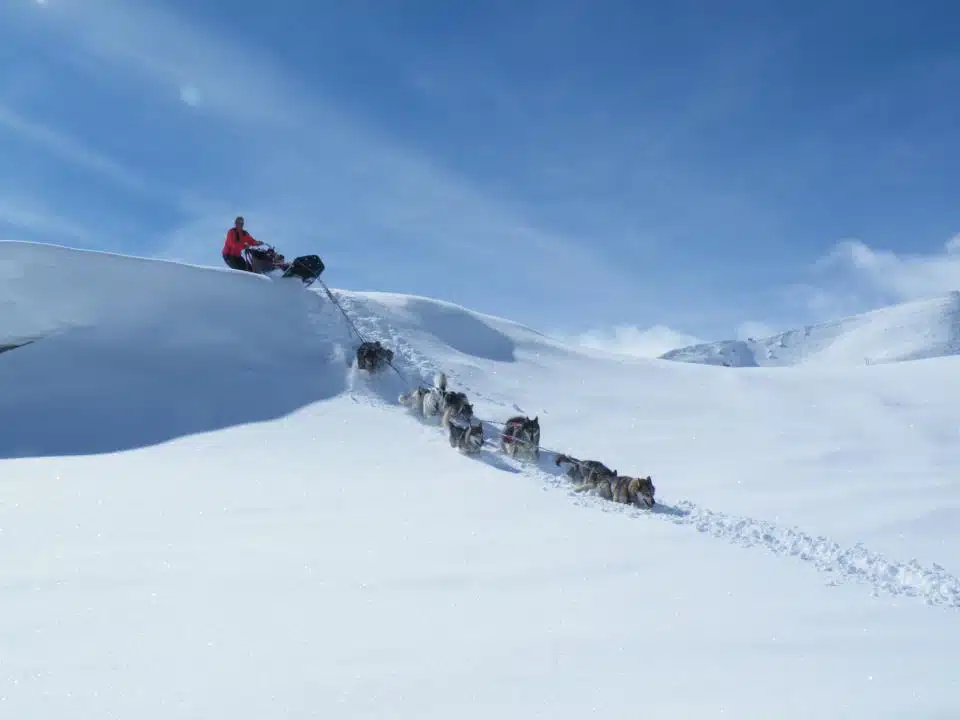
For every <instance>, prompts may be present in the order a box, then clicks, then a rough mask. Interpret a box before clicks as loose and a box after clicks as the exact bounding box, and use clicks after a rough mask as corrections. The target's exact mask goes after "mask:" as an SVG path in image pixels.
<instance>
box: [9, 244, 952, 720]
mask: <svg viewBox="0 0 960 720" xmlns="http://www.w3.org/2000/svg"><path fill="white" fill-rule="evenodd" d="M328 276H329V277H328ZM325 279H327V280H328V282H334V283H335V268H331V269H329V270H328V271H327V274H326V276H325ZM335 294H336V295H337V296H338V297H339V298H340V299H341V300H342V302H343V304H344V307H345V308H346V309H347V311H348V312H349V313H350V314H351V317H353V318H354V319H355V321H356V323H357V326H358V328H359V329H360V331H361V333H362V334H363V335H364V336H365V337H368V338H370V339H380V340H382V341H383V342H385V343H386V344H388V345H389V346H390V347H392V348H394V349H395V351H396V352H397V359H396V365H397V368H398V369H399V371H400V373H401V374H402V375H403V377H402V378H401V377H399V376H398V375H397V374H395V373H393V372H390V371H388V372H386V373H384V374H382V375H379V376H376V377H373V378H370V377H368V376H366V375H365V374H364V373H360V372H357V371H354V370H352V369H351V368H350V367H348V363H349V360H350V358H351V356H352V352H353V348H354V347H355V341H354V337H353V336H352V335H351V332H350V330H349V329H348V328H347V327H346V325H345V323H344V321H343V318H342V316H341V315H340V314H339V312H338V311H337V310H336V309H335V308H333V307H331V306H330V303H329V301H328V300H327V299H326V297H325V296H324V295H322V294H321V293H315V292H313V291H304V290H303V289H302V288H300V287H298V286H297V284H296V282H295V281H288V280H279V279H268V278H263V277H255V276H250V275H244V274H240V273H235V272H232V271H227V270H219V269H210V268H197V267H190V266H185V265H179V264H176V263H163V262H158V261H148V260H140V259H135V258H127V257H120V256H115V255H107V254H99V253H89V252H79V251H72V250H66V249H62V248H56V247H52V246H38V245H30V244H22V243H0V308H2V313H0V345H16V344H19V343H21V342H24V341H25V340H34V342H32V343H30V344H27V345H24V346H22V347H17V348H15V349H13V350H10V351H8V352H5V353H2V354H0V421H2V425H0V427H2V431H0V458H2V459H0V558H2V560H3V561H2V563H0V638H2V641H0V717H10V718H38V719H40V720H46V719H48V718H64V719H66V718H71V719H74V718H105V717H122V718H126V717H136V718H138V720H145V719H153V718H157V719H160V718H164V719H166V718H215V717H229V718H231V719H239V718H250V719H254V718H256V719H257V720H262V719H263V718H308V717H324V718H381V717H403V718H418V719H421V718H434V717H435V718H444V719H445V720H446V719H447V718H450V717H456V718H459V719H466V718H483V719H484V720H488V719H489V718H490V717H511V718H514V717H515V718H532V717H543V718H583V717H587V716H599V717H602V716H605V717H616V718H637V717H651V718H661V717H663V718H698V719H700V718H714V717H718V718H719V717H722V718H844V719H847V718H869V719H870V720H875V719H877V718H940V719H942V718H949V717H957V716H960V684H958V680H957V678H958V677H960V673H958V672H957V663H956V652H957V650H956V649H957V647H960V580H958V576H960V542H958V539H960V481H958V479H957V478H958V469H960V449H958V448H960V442H958V440H960V432H958V428H960V383H958V382H956V377H957V375H958V371H960V359H958V358H955V357H946V358H938V359H929V360H917V361H911V362H901V363H895V364H883V365H852V366H849V367H837V368H834V367H814V366H807V367H791V368H754V369H739V370H731V369H729V368H723V367H712V366H707V365H701V364H691V363H677V362H670V361H665V360H641V359H630V358H624V357H622V356H614V355H606V354H603V353H601V352H599V351H592V350H584V349H578V348H573V347H570V346H567V345H564V344H562V343H560V342H557V341H554V340H551V339H549V338H547V337H545V336H543V335H541V334H539V333H537V332H535V331H534V330H531V329H529V328H525V327H522V326H520V325H517V324H514V323H511V322H509V321H507V320H502V319H497V318H492V317H488V316H484V315H479V314H477V313H473V312H470V311H468V310H465V309H463V308H460V307H457V306H454V305H449V304H447V303H443V302H439V301H436V300H431V299H427V298H417V297H408V296H396V295H386V294H379V293H344V292H337V291H335ZM438 370H443V371H444V372H446V373H447V375H448V377H449V381H450V385H451V386H452V387H454V388H456V389H461V390H464V391H465V392H467V394H468V395H469V397H470V399H471V400H472V401H473V402H474V405H475V410H476V411H477V414H478V415H479V416H480V417H482V418H484V419H485V420H489V421H491V422H502V421H504V420H505V419H507V418H508V417H510V416H511V415H515V414H526V415H529V416H533V415H539V417H540V422H541V426H542V428H543V445H544V446H545V448H546V450H547V451H546V452H544V454H543V456H542V457H541V461H540V463H539V465H538V466H531V465H526V464H523V463H520V462H516V461H513V460H511V459H508V458H505V457H504V456H503V455H501V454H500V453H498V452H497V451H496V437H495V435H493V434H492V433H491V434H489V436H488V437H489V441H490V447H489V448H488V449H487V450H485V451H484V452H483V453H482V454H481V455H480V456H479V457H477V458H470V457H467V456H463V455H460V454H458V453H457V452H455V451H454V450H452V449H451V448H450V447H449V445H448V443H447V439H446V437H445V435H444V433H443V431H442V430H441V429H440V428H439V427H438V426H437V424H436V423H431V422H429V421H421V420H418V419H416V418H414V417H413V416H411V415H410V414H409V412H408V411H406V410H405V409H403V408H401V407H400V406H398V405H397V402H396V401H397V396H398V395H399V394H400V393H401V392H403V391H404V390H406V389H407V388H408V387H409V385H410V384H413V383H416V382H421V381H422V382H427V381H428V380H429V378H430V377H432V375H433V373H435V372H436V371H438ZM491 429H492V426H488V430H491ZM551 451H562V452H567V453H570V454H573V455H575V456H577V457H581V458H594V459H598V460H602V461H603V462H605V463H606V464H607V465H609V466H611V467H613V468H616V469H618V470H619V471H620V472H621V473H623V474H630V475H637V474H644V475H646V474H648V473H649V474H651V475H652V476H653V479H654V482H655V483H656V486H657V499H658V501H659V505H658V507H657V508H656V509H655V510H654V511H644V510H639V509H635V508H629V507H626V506H618V505H613V504H611V503H608V502H606V501H604V500H601V499H599V498H590V497H584V496H582V495H579V494H574V493H573V492H572V491H571V486H570V484H569V483H568V482H567V481H566V480H565V479H564V478H563V477H561V476H560V475H559V474H558V470H557V468H556V467H555V466H554V465H553V463H552V461H553V455H552V452H551Z"/></svg>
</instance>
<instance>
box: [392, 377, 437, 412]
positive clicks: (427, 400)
mask: <svg viewBox="0 0 960 720" xmlns="http://www.w3.org/2000/svg"><path fill="white" fill-rule="evenodd" d="M446 393H447V376H446V375H444V374H443V373H437V375H436V376H435V377H434V379H433V387H424V386H423V385H420V386H419V387H418V388H417V389H415V390H411V391H410V392H408V393H405V394H403V395H401V396H400V398H399V400H400V404H401V405H405V406H407V407H409V408H410V409H411V410H414V411H415V412H416V413H417V414H418V415H422V416H423V417H433V416H434V415H439V414H440V413H442V412H443V410H444V408H445V407H446V404H445V401H444V400H445V396H446Z"/></svg>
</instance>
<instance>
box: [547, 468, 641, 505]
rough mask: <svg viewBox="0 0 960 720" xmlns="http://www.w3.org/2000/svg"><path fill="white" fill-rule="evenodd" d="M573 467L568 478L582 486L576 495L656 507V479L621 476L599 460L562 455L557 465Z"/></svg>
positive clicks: (576, 489)
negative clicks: (587, 495) (588, 492)
mask: <svg viewBox="0 0 960 720" xmlns="http://www.w3.org/2000/svg"><path fill="white" fill-rule="evenodd" d="M564 464H567V465H570V469H569V470H567V477H569V478H570V479H571V480H573V481H574V482H576V483H578V484H577V486H576V487H575V488H574V492H587V491H594V492H596V493H597V494H598V495H599V496H600V497H602V498H604V499H605V500H612V501H613V502H618V503H625V504H628V505H636V506H638V507H648V508H649V507H653V505H654V494H655V493H656V488H655V487H654V485H653V479H652V478H650V477H649V476H647V477H629V476H627V475H619V474H618V473H617V471H616V470H611V469H610V468H608V467H607V466H606V465H604V464H603V463H602V462H599V461H597V460H578V459H577V458H574V457H570V456H569V455H558V456H557V465H564Z"/></svg>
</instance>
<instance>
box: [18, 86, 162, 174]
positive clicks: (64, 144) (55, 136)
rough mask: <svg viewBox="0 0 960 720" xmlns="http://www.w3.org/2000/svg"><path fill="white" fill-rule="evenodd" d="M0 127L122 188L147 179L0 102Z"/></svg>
mask: <svg viewBox="0 0 960 720" xmlns="http://www.w3.org/2000/svg"><path fill="white" fill-rule="evenodd" d="M0 128H3V129H4V130H6V131H8V132H12V133H16V134H17V135H19V136H20V137H22V138H24V139H25V140H27V141H29V142H31V143H34V144H36V145H38V146H39V147H41V148H42V149H43V150H45V151H47V152H51V153H54V154H56V155H59V156H61V157H63V158H65V159H67V160H69V161H70V162H72V163H74V164H76V165H79V166H81V167H83V168H85V169H88V170H90V171H92V172H94V173H97V174H98V175H102V176H105V177H107V178H109V179H110V180H112V181H113V182H116V183H118V184H119V185H121V186H123V187H125V188H128V189H133V190H137V191H146V190H147V189H148V185H147V183H146V182H145V181H144V180H143V179H142V178H141V177H138V176H137V175H136V174H135V173H133V172H131V171H130V170H128V169H127V168H125V167H124V166H123V165H121V164H120V163H118V162H116V161H114V160H112V159H111V158H109V157H107V156H105V155H103V154H101V153H98V152H96V151H95V150H93V149H91V148H90V147H88V146H87V145H85V144H83V143H81V142H79V141H77V140H75V139H73V138H71V137H69V136H68V135H66V134H64V133H61V132H58V131H56V130H54V129H52V128H50V127H47V126H46V125H44V124H42V123H40V122H38V121H36V120H32V119H30V118H28V117H26V116H24V115H22V114H20V113H17V112H15V111H14V110H13V109H12V108H9V107H5V106H3V105H0Z"/></svg>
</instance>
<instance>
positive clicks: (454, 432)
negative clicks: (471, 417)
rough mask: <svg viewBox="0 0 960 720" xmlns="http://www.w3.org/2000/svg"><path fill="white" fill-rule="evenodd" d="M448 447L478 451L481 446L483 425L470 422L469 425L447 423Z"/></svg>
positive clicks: (468, 451)
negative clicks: (448, 431) (448, 433)
mask: <svg viewBox="0 0 960 720" xmlns="http://www.w3.org/2000/svg"><path fill="white" fill-rule="evenodd" d="M448 427H449V430H450V447H452V448H455V449H457V450H460V451H461V452H465V453H470V454H473V453H478V452H480V449H481V448H482V447H483V425H481V424H480V423H479V422H471V423H470V425H469V426H460V425H457V424H456V423H450V424H449V426H448Z"/></svg>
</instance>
